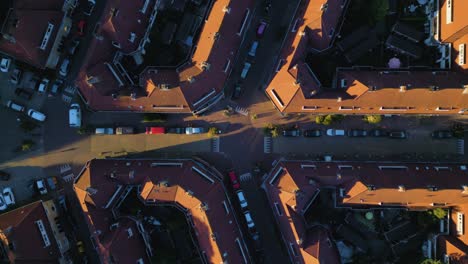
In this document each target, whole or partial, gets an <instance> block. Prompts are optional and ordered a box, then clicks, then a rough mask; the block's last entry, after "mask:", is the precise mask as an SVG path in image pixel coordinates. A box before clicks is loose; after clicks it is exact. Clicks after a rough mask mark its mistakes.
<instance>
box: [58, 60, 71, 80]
mask: <svg viewBox="0 0 468 264" xmlns="http://www.w3.org/2000/svg"><path fill="white" fill-rule="evenodd" d="M69 67H70V60H69V59H64V60H63V62H62V65H60V70H59V74H60V75H61V76H62V77H67V74H68V68H69Z"/></svg>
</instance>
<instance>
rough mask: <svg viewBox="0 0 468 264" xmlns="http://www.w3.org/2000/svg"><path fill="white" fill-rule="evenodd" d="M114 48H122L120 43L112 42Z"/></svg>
mask: <svg viewBox="0 0 468 264" xmlns="http://www.w3.org/2000/svg"><path fill="white" fill-rule="evenodd" d="M112 46H114V47H116V48H118V49H120V48H121V46H120V43H118V42H117V41H112Z"/></svg>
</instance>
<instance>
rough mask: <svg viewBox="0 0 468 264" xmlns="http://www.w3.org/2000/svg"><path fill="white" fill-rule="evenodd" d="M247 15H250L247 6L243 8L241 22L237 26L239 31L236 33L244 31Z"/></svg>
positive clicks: (239, 33)
mask: <svg viewBox="0 0 468 264" xmlns="http://www.w3.org/2000/svg"><path fill="white" fill-rule="evenodd" d="M249 15H250V10H249V9H248V8H247V9H246V10H245V13H244V18H243V19H242V24H241V26H240V28H239V31H238V32H237V35H239V36H240V35H242V32H243V31H244V28H245V24H246V23H247V20H248V19H249Z"/></svg>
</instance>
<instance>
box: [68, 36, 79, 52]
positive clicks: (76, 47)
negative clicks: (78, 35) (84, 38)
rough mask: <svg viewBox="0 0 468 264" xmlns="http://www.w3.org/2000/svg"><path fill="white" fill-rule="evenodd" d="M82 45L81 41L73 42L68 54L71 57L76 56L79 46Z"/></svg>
mask: <svg viewBox="0 0 468 264" xmlns="http://www.w3.org/2000/svg"><path fill="white" fill-rule="evenodd" d="M79 45H80V41H79V40H77V39H75V40H74V41H72V43H71V44H70V47H68V53H69V54H70V55H73V54H75V52H76V50H77V49H78V46H79Z"/></svg>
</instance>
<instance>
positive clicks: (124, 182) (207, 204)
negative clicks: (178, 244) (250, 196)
mask: <svg viewBox="0 0 468 264" xmlns="http://www.w3.org/2000/svg"><path fill="white" fill-rule="evenodd" d="M130 186H139V188H138V189H139V192H138V195H139V197H140V198H141V199H142V200H143V201H144V203H145V205H147V206H151V205H154V204H161V203H162V204H164V203H171V204H175V205H177V207H178V208H183V212H184V213H185V214H186V216H187V217H188V219H189V220H190V221H191V222H192V225H193V227H194V230H195V233H196V234H197V237H196V238H195V239H196V240H197V241H198V244H199V247H200V248H201V250H202V251H204V254H205V256H206V258H207V260H208V261H209V262H213V263H220V262H222V261H225V260H228V261H229V262H233V263H244V262H249V255H248V251H247V248H246V247H245V244H244V242H243V237H242V233H241V231H240V230H239V226H238V225H237V221H236V219H235V216H234V214H233V209H232V207H231V204H230V201H229V198H228V197H227V196H226V193H225V189H224V187H223V185H222V182H221V180H220V179H219V178H218V177H217V176H216V175H215V174H213V172H211V171H210V170H208V169H206V168H204V167H203V166H201V165H200V164H199V163H197V162H194V161H192V160H92V161H90V162H89V164H88V166H87V167H86V168H85V170H84V172H83V173H82V175H80V177H79V178H78V179H77V180H76V182H75V193H76V194H77V196H78V199H79V200H80V204H81V206H82V209H83V211H84V212H85V215H86V219H87V222H88V226H89V228H90V229H91V233H93V232H94V231H96V230H100V232H99V235H98V236H97V237H96V239H97V243H98V244H99V246H98V248H99V253H100V255H101V258H104V259H105V258H106V256H109V254H112V255H114V254H119V252H120V251H115V250H114V248H115V247H114V246H112V244H113V243H112V241H115V242H116V241H119V240H117V239H109V238H113V237H115V234H112V232H110V231H109V226H110V225H111V224H112V223H114V222H115V220H113V217H112V212H111V208H112V207H113V205H114V204H115V203H116V200H119V199H121V198H119V197H122V194H123V193H125V192H126V190H127V188H129V187H130ZM119 228H120V226H119V227H118V228H117V229H116V230H118V229H119ZM115 232H119V231H115ZM105 241H109V242H108V243H105ZM119 243H122V241H120V242H119ZM125 244H127V243H125ZM122 247H128V248H127V249H126V251H125V253H126V254H128V255H132V256H134V258H135V259H137V258H139V257H141V252H144V248H145V245H144V243H140V244H135V243H132V244H131V245H127V246H122ZM156 250H157V249H156ZM136 251H139V252H140V253H139V255H138V254H134V253H135V252H136Z"/></svg>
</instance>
